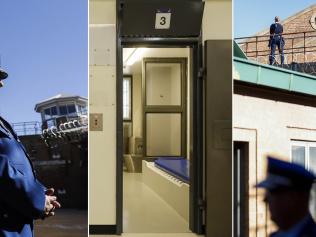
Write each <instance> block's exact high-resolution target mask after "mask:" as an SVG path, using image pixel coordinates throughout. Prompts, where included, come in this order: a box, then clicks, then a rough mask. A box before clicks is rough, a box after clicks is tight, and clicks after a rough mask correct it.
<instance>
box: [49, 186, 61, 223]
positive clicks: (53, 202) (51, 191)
mask: <svg viewBox="0 0 316 237" xmlns="http://www.w3.org/2000/svg"><path fill="white" fill-rule="evenodd" d="M45 194H46V195H45V217H50V216H54V215H55V212H54V210H55V209H56V208H60V207H61V205H60V203H59V202H58V201H57V197H56V196H53V194H54V189H53V188H49V189H47V190H46V192H45Z"/></svg>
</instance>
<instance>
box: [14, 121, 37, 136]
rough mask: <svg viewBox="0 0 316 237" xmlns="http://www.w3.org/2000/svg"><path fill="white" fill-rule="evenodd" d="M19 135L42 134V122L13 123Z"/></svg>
mask: <svg viewBox="0 0 316 237" xmlns="http://www.w3.org/2000/svg"><path fill="white" fill-rule="evenodd" d="M11 126H12V128H13V130H14V131H15V132H16V133H17V135H18V136H26V135H40V134H42V123H41V122H37V121H31V122H19V123H12V124H11Z"/></svg>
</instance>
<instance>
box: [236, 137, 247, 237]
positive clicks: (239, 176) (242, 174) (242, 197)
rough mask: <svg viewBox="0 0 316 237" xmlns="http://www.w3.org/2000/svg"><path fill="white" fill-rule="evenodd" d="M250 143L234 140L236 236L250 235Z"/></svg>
mask: <svg viewBox="0 0 316 237" xmlns="http://www.w3.org/2000/svg"><path fill="white" fill-rule="evenodd" d="M248 190H249V143H248V142H239V141H236V142H234V236H236V237H247V236H249V204H248V203H249V191H248Z"/></svg>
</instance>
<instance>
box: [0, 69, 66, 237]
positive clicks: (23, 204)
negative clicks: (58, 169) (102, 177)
mask: <svg viewBox="0 0 316 237" xmlns="http://www.w3.org/2000/svg"><path fill="white" fill-rule="evenodd" d="M7 77H8V74H7V73H6V72H5V71H3V70H1V69H0V88H1V87H3V85H4V84H3V80H4V79H6V78H7ZM12 94H13V93H12ZM8 99H9V98H8ZM0 193H1V194H0V237H32V236H34V234H33V227H34V225H33V220H35V219H39V218H42V219H44V218H45V217H50V216H53V215H54V210H55V208H59V207H60V204H59V203H58V202H57V200H56V197H55V196H54V195H53V194H54V189H52V188H51V189H46V188H45V187H44V186H43V185H42V184H41V183H40V182H39V181H38V180H37V179H36V177H35V172H34V170H33V166H32V163H31V161H30V159H29V156H28V154H27V152H26V150H25V148H24V146H23V145H22V143H21V142H20V140H19V138H18V136H17V135H16V133H15V132H14V131H13V129H12V127H11V126H10V124H9V123H8V122H7V121H5V120H4V119H3V118H2V117H1V116H0ZM43 236H44V235H43Z"/></svg>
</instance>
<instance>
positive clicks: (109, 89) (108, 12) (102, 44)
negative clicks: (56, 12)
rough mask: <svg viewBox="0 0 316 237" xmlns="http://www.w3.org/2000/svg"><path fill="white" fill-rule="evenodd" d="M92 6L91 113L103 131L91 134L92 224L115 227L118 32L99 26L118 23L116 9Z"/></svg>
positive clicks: (110, 3)
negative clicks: (99, 116) (98, 117)
mask: <svg viewBox="0 0 316 237" xmlns="http://www.w3.org/2000/svg"><path fill="white" fill-rule="evenodd" d="M89 7H90V16H89V17H90V36H89V37H90V53H89V57H90V60H89V61H90V68H89V70H90V76H89V113H90V114H91V113H101V114H103V130H102V131H89V184H90V185H89V224H90V225H115V224H116V178H115V177H116V65H115V61H116V45H115V37H116V33H115V32H116V30H115V25H112V26H110V25H107V26H104V25H101V26H100V24H115V12H116V6H115V1H93V0H92V1H90V4H89ZM93 24H94V26H93V27H95V28H94V29H92V28H93V27H92V25H93ZM91 27H92V28H91ZM96 28H98V29H96Z"/></svg>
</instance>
